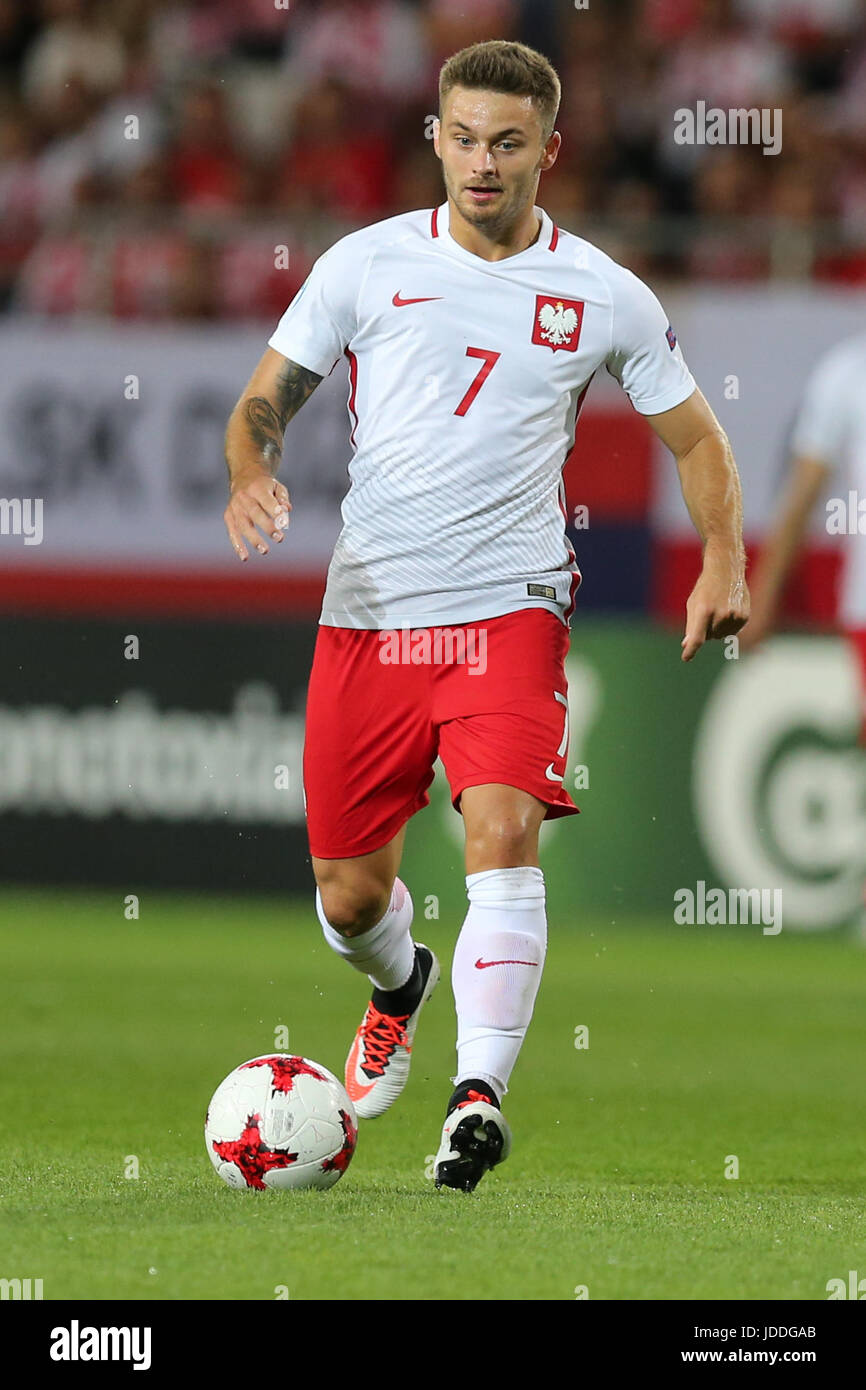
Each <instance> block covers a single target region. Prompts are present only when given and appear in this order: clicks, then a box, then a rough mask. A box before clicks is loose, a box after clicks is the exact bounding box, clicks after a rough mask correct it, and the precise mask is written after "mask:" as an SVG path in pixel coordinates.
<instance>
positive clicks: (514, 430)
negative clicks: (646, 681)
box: [225, 41, 748, 1190]
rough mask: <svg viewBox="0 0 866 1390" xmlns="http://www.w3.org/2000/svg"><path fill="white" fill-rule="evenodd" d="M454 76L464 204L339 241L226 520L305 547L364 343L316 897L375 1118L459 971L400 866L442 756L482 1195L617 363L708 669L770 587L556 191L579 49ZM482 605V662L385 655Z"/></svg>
mask: <svg viewBox="0 0 866 1390" xmlns="http://www.w3.org/2000/svg"><path fill="white" fill-rule="evenodd" d="M439 90H440V114H441V124H440V123H439V122H437V125H436V127H435V130H434V141H435V149H436V153H437V155H438V156H439V158H440V160H441V161H442V172H443V178H444V181H445V188H446V192H447V195H448V196H447V202H446V203H443V204H441V205H439V206H438V207H436V208H433V209H427V210H424V211H420V212H410V213H406V214H404V215H402V216H397V217H394V218H391V219H389V220H388V221H386V222H384V223H376V224H373V225H372V226H370V227H367V228H364V229H363V230H361V231H359V232H355V233H353V234H351V235H350V236H348V237H346V238H343V239H342V240H341V241H339V242H337V243H335V245H334V246H333V247H331V249H330V250H329V251H328V252H326V254H325V255H324V256H322V257H320V259H319V260H318V261H317V262H316V265H315V266H314V268H313V270H312V272H311V274H310V276H309V278H308V280H307V281H306V283H305V285H304V286H303V287H302V289H301V290H300V291H299V293H298V295H297V296H296V297H295V299H294V301H293V302H292V304H291V305H290V306H289V308H288V309H287V311H286V313H285V314H284V315H283V317H282V319H281V321H280V324H279V326H278V328H277V330H276V332H275V333H274V335H273V337H272V338H271V339H270V347H269V349H268V351H266V353H265V354H264V356H263V358H262V360H261V362H260V364H259V367H258V368H257V370H256V372H255V373H254V374H253V377H252V379H251V381H250V383H249V385H248V386H247V389H246V391H245V392H244V394H243V395H242V397H241V399H240V401H239V403H238V405H237V407H236V409H235V411H234V413H233V415H232V418H231V421H230V423H229V428H228V432H227V439H226V456H227V460H228V465H229V474H230V483H231V496H230V500H229V504H228V507H227V509H226V513H225V517H226V525H227V527H228V531H229V536H230V538H231V541H232V544H233V545H234V547H235V550H236V552H237V554H238V556H239V557H240V559H241V560H246V559H247V556H248V553H249V552H248V550H247V545H249V546H251V547H253V548H254V549H256V550H258V551H259V552H260V553H262V554H267V551H268V545H267V540H265V539H264V537H266V536H267V537H270V538H272V539H273V540H275V541H276V542H277V543H280V542H281V541H282V538H283V533H284V529H285V527H286V526H287V525H288V512H289V509H290V506H291V504H290V502H289V496H288V493H287V490H286V488H285V487H284V486H283V485H282V484H280V483H278V482H277V481H276V478H275V476H274V474H275V472H276V469H277V467H278V465H279V462H280V458H281V454H282V445H283V432H284V430H285V428H286V425H287V423H288V421H289V420H290V419H291V418H292V416H293V415H294V414H295V413H296V412H297V410H298V409H299V408H300V407H301V405H303V403H304V401H305V400H306V399H307V398H308V396H309V395H310V394H311V392H312V391H313V390H314V389H315V388H316V386H317V385H318V383H319V381H320V380H321V379H322V377H324V376H326V375H329V374H330V372H331V371H332V370H333V368H334V366H335V365H336V363H337V361H338V360H339V359H340V358H341V357H342V356H343V355H344V354H345V356H346V358H347V360H348V364H349V380H350V399H349V411H350V415H351V417H352V420H353V425H352V433H351V440H352V444H353V447H354V449H355V455H354V458H353V460H352V463H351V464H350V476H351V479H352V485H351V488H350V490H349V493H348V495H347V497H346V499H345V500H344V502H343V508H342V512H343V522H344V524H343V529H342V531H341V533H340V536H339V539H338V541H337V544H336V547H335V550H334V555H333V558H332V560H331V565H330V568H329V572H328V585H327V589H326V592H325V598H324V604H323V609H322V615H321V618H320V629H319V635H318V639H317V643H316V653H315V658H314V661H313V670H312V674H311V677H310V687H309V695H308V700H307V724H306V742H305V750H304V788H305V805H306V812H307V824H308V830H309V836H310V848H311V852H312V855H313V869H314V873H315V876H316V881H317V885H318V888H317V895H316V903H317V910H318V913H319V917H320V920H321V923H322V928H323V930H324V934H325V938H326V940H327V941H328V943H329V945H330V946H331V947H332V949H333V950H334V951H336V952H337V954H339V955H340V956H342V957H343V958H344V959H345V960H347V961H348V962H349V963H350V964H351V965H353V966H354V967H355V968H356V969H357V970H359V971H361V972H362V973H364V974H365V975H367V976H368V978H369V979H370V981H371V983H372V984H373V987H374V990H373V996H372V999H371V1001H370V1005H369V1007H368V1009H367V1012H366V1014H365V1016H364V1019H363V1021H362V1024H361V1027H360V1029H359V1030H358V1033H357V1035H356V1038H355V1041H354V1044H353V1046H352V1049H351V1051H350V1053H349V1057H348V1060H347V1064H346V1086H347V1089H348V1091H349V1095H350V1096H351V1097H352V1099H353V1101H354V1103H355V1106H356V1109H357V1111H358V1114H359V1115H360V1116H362V1117H368V1118H369V1117H373V1116H375V1115H380V1114H382V1113H383V1112H384V1111H385V1110H386V1109H387V1108H388V1107H389V1106H390V1105H392V1104H393V1102H394V1101H395V1100H396V1099H397V1097H398V1096H399V1094H400V1092H401V1091H402V1089H403V1086H404V1085H405V1083H406V1080H407V1077H408V1072H409V1061H410V1054H411V1050H412V1044H413V1038H414V1034H415V1028H416V1026H417V1022H418V1017H419V1014H420V1011H421V1009H422V1007H423V1005H424V1004H425V1003H426V1001H427V999H428V998H429V997H430V995H431V993H432V991H433V989H434V987H435V985H436V982H437V979H438V975H439V965H438V962H437V960H436V959H435V957H434V955H433V953H432V952H431V951H430V950H429V949H428V948H427V947H425V946H423V945H420V944H418V945H417V946H416V944H415V942H414V941H413V938H412V934H411V925H412V913H413V908H412V901H411V898H410V896H409V894H408V891H407V890H406V887H405V885H404V884H403V883H402V882H401V881H400V879H399V878H397V877H396V875H397V871H398V869H399V866H400V859H401V856H402V853H403V842H404V832H405V824H406V822H407V820H408V819H409V818H410V817H411V816H412V815H413V814H414V813H415V812H416V811H417V810H419V809H420V808H421V807H422V806H425V805H426V804H428V801H429V797H428V795H427V787H428V786H429V784H430V782H431V781H432V778H433V763H434V761H435V759H436V757H437V756H439V755H441V758H442V761H443V763H444V766H445V769H446V773H447V776H448V779H449V782H450V786H451V797H452V804H453V805H454V808H455V810H459V811H460V812H461V814H462V816H463V821H464V828H465V834H466V871H467V876H466V887H467V894H468V897H469V903H470V906H469V912H468V914H467V916H466V919H465V921H464V923H463V927H462V929H461V932H460V935H459V938H458V941H457V945H456V948H455V952H454V962H453V968H452V984H453V988H454V997H455V1003H456V1007H457V1019H458V1039H457V1054H458V1069H457V1075H456V1077H455V1078H454V1079H453V1080H454V1086H455V1089H454V1091H453V1094H452V1096H451V1099H450V1101H449V1104H448V1109H447V1115H446V1121H445V1126H444V1129H443V1134H442V1141H441V1145H440V1149H439V1153H438V1155H437V1159H436V1169H435V1176H436V1183H437V1186H450V1187H458V1188H463V1189H465V1190H471V1189H472V1188H473V1187H474V1186H475V1185H476V1184H477V1182H478V1180H479V1179H480V1177H481V1176H482V1175H483V1174H484V1172H485V1171H487V1169H488V1168H491V1167H494V1166H495V1165H496V1164H497V1163H498V1162H500V1161H501V1160H502V1159H503V1158H505V1157H506V1156H507V1154H508V1152H509V1149H510V1143H511V1139H510V1132H509V1129H508V1126H507V1124H506V1122H505V1120H504V1119H503V1117H502V1115H501V1111H500V1102H501V1100H502V1097H503V1096H504V1094H505V1092H506V1090H507V1089H508V1082H509V1078H510V1076H511V1072H512V1069H513V1067H514V1064H515V1062H516V1060H517V1056H518V1053H519V1051H520V1047H521V1044H522V1042H523V1039H524V1037H525V1035H526V1030H527V1028H528V1026H529V1022H530V1019H531V1017H532V1012H533V1007H534V1004H535V998H536V994H537V992H538V987H539V984H540V981H541V974H542V968H543V965H544V958H545V952H546V947H547V919H546V914H545V885H544V876H543V874H542V871H541V868H540V867H539V864H538V832H539V828H540V825H541V823H542V821H543V820H545V819H548V818H550V817H558V816H562V815H570V814H573V813H574V811H575V810H576V808H575V806H574V803H573V802H572V800H571V798H570V796H569V795H568V793H567V792H566V791H565V789H564V787H563V786H562V781H563V777H564V775H565V759H566V757H567V745H568V720H567V682H566V677H565V670H564V661H565V655H566V651H567V647H568V620H569V618H570V616H571V613H572V611H573V607H574V595H575V591H576V588H577V584H578V583H579V582H580V574H579V571H578V569H577V565H576V563H575V556H574V551H573V550H572V547H571V544H570V542H569V541H568V539H567V537H566V535H565V525H566V520H567V517H566V512H565V506H564V499H563V484H562V467H563V464H564V462H565V459H566V456H567V453H568V451H569V447H570V444H569V441H570V440H571V439H572V438H573V435H574V431H575V428H576V425H577V417H578V413H579V411H580V407H581V404H582V402H583V398H584V396H585V393H586V390H587V388H588V387H589V384H590V381H591V379H592V377H593V375H594V374H595V372H596V371H597V370H598V368H600V367H602V366H604V367H606V368H607V370H608V371H609V372H610V373H611V375H612V376H614V377H615V378H616V379H617V380H618V381H619V382H620V383H621V385H622V386H623V388H624V389H625V391H626V392H627V393H628V395H629V397H630V399H631V401H632V404H633V405H634V407H635V408H636V409H637V410H638V411H639V412H640V413H641V414H643V415H644V416H645V417H646V418H647V419H648V420H649V423H650V425H651V426H652V428H653V429H654V431H655V432H656V434H657V435H658V437H659V438H660V439H661V440H662V441H663V443H664V444H666V445H667V446H668V448H669V449H670V450H671V452H672V453H673V455H674V457H675V458H676V461H677V465H678V469H679V475H680V481H681V486H682V491H683V495H684V497H685V500H686V503H687V506H688V509H689V513H690V515H691V517H692V520H693V522H694V525H695V527H696V529H697V531H698V533H699V535H700V537H701V541H702V544H703V561H702V566H701V569H700V574H699V575H698V577H697V580H696V582H695V585H694V588H693V590H692V593H691V595H690V597H689V600H688V603H687V606H686V632H685V636H684V638H683V639H682V659H683V660H684V661H690V660H691V659H692V658H693V657H694V655H695V653H696V652H697V651H698V649H699V648H700V647H701V646H702V644H703V643H704V641H706V640H707V639H708V638H721V637H725V636H727V635H729V634H732V633H735V632H737V631H738V630H739V628H740V627H741V626H742V625H743V623H744V622H745V621H746V618H747V615H748V593H747V590H746V586H745V577H744V568H745V553H744V549H743V542H742V507H741V500H740V488H739V479H738V477H737V472H736V468H735V466H734V462H733V458H732V456H731V452H730V448H729V445H728V441H727V438H726V436H725V434H724V432H723V430H722V429H721V427H720V425H719V424H718V421H717V420H716V418H715V416H714V415H713V412H712V411H711V410H710V407H709V406H708V404H707V402H706V401H705V399H704V397H703V396H702V394H701V392H700V391H699V390H697V388H696V386H695V383H694V380H693V378H692V376H691V374H690V373H689V371H688V369H687V367H686V365H685V363H684V361H683V357H682V353H681V350H680V348H679V346H678V344H677V341H676V337H675V334H674V332H673V330H672V328H671V326H670V324H669V323H668V320H667V317H666V315H665V314H664V312H663V310H662V308H661V305H660V304H659V302H658V300H657V299H656V298H655V296H654V295H653V294H652V292H651V291H650V290H649V289H648V288H647V287H646V286H645V285H644V284H643V283H642V282H641V281H639V280H638V279H637V278H636V277H635V276H634V275H632V274H631V273H630V272H629V271H627V270H624V269H623V268H622V267H621V266H619V265H618V264H616V262H614V261H612V260H611V259H610V258H609V257H607V256H606V255H605V254H604V253H603V252H601V251H598V250H597V249H596V248H595V247H593V246H592V245H591V244H590V243H588V242H585V241H581V240H579V239H578V238H576V237H575V236H573V235H572V234H571V233H569V232H567V231H564V230H562V229H560V228H558V227H557V226H556V225H555V224H554V223H553V222H552V220H551V218H550V217H549V216H548V215H547V213H546V212H544V211H543V210H542V209H539V208H537V207H536V206H535V197H536V194H537V191H538V183H539V179H540V176H541V174H542V172H544V171H547V170H549V169H551V168H552V167H553V165H554V163H555V161H556V157H557V154H558V151H559V146H560V143H561V136H560V135H559V133H558V132H557V131H555V130H554V122H555V118H556V114H557V111H558V108H559V101H560V84H559V80H558V77H557V75H556V72H555V70H554V69H553V67H552V66H551V64H550V63H549V62H548V61H547V59H545V58H544V57H543V56H542V55H541V54H539V53H537V52H535V51H534V50H533V49H530V48H528V47H526V46H525V45H519V44H513V43H509V42H508V41H498V42H497V41H491V42H488V43H484V44H480V45H476V46H473V47H470V48H468V49H464V50H462V51H460V52H458V53H457V54H456V55H454V57H452V58H451V59H449V60H448V61H447V62H446V63H445V65H444V66H443V68H442V73H441V76H440V87H439ZM467 344H469V346H467ZM467 359H468V360H467ZM431 380H433V381H434V382H435V388H436V389H435V391H434V392H433V393H432V394H431V393H429V392H427V391H425V390H424V385H425V383H429V382H430V381H431ZM425 525H426V528H427V534H426V537H425V542H424V545H423V546H419V542H418V538H419V536H420V535H421V532H422V528H423V527H424V526H425ZM256 528H258V531H257V529H256ZM259 531H260V532H261V535H260V534H259ZM455 625H456V627H457V629H458V631H459V632H460V633H461V642H460V650H461V651H463V652H464V653H465V652H466V651H467V650H468V649H469V647H470V644H471V645H472V646H473V648H475V647H476V646H477V645H481V646H482V647H483V652H484V667H483V669H481V668H480V667H479V669H478V670H474V671H468V670H467V665H466V664H465V656H459V655H458V656H457V657H453V656H449V655H446V656H445V657H444V659H443V658H442V657H441V656H440V657H438V658H437V657H436V656H435V655H432V656H431V655H430V654H428V655H427V656H424V655H423V653H422V655H421V656H420V659H419V657H418V656H416V655H414V654H413V655H412V656H411V657H409V656H407V654H406V652H405V651H403V652H402V654H401V655H399V656H398V657H397V660H396V661H393V660H389V659H388V658H386V657H385V655H384V649H383V644H382V641H381V638H382V637H383V635H387V633H388V630H389V629H402V630H403V632H404V636H405V635H406V629H410V630H411V631H412V635H413V638H414V637H415V636H417V635H419V634H422V633H423V632H424V631H427V632H429V631H430V630H431V629H432V631H433V633H439V632H440V630H441V628H442V627H444V628H445V630H446V631H447V632H451V631H452V630H453V629H454V628H455ZM479 625H480V626H479ZM396 635H397V636H399V632H398V633H397V634H396ZM479 636H480V639H481V640H480V644H479V643H477V641H476V639H478V638H479ZM431 661H432V662H433V664H434V666H436V667H437V669H435V671H431V670H430V663H431ZM473 677H475V678H476V679H473ZM347 767H350V768H352V774H353V775H352V778H351V780H350V783H349V786H348V787H347V788H346V790H345V791H344V792H343V793H342V794H341V795H340V796H336V795H335V793H334V788H335V787H336V786H338V785H339V783H340V776H341V769H344V768H347Z"/></svg>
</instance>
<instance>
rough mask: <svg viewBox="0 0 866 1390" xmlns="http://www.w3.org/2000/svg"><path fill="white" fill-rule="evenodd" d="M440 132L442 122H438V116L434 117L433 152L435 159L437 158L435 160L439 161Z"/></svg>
mask: <svg viewBox="0 0 866 1390" xmlns="http://www.w3.org/2000/svg"><path fill="white" fill-rule="evenodd" d="M441 130H442V122H441V121H440V120H439V117H438V116H434V117H433V148H434V150H435V151H436V157H437V159H441V158H442V156H441V154H440V153H439V134H440V131H441Z"/></svg>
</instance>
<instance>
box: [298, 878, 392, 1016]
mask: <svg viewBox="0 0 866 1390" xmlns="http://www.w3.org/2000/svg"><path fill="white" fill-rule="evenodd" d="M316 912H317V913H318V917H319V921H320V922H321V924H322V931H323V932H324V935H325V940H326V941H327V943H328V945H329V946H330V947H331V950H332V951H336V953H337V955H338V956H342V957H343V960H347V961H348V962H349V964H350V965H352V966H354V967H355V969H356V970H360V971H361V973H362V974H363V975H366V976H368V978H369V979H370V981H371V982H372V984H373V987H374V988H375V989H384V990H391V989H399V988H400V986H401V985H405V983H406V981H407V980H408V978H409V976H410V975H411V974H412V971H413V970H414V968H415V942H414V941H413V940H412V933H411V931H410V928H411V926H412V912H413V908H412V899H411V897H410V896H409V889H408V888H407V887H406V885H405V883H403V882H402V880H401V879H399V878H395V879H394V887H393V889H392V891H391V901H390V903H389V904H388V910H387V912H386V913H385V915H384V917H382V918H381V919H380V920H379V921H378V922H376V924H375V926H372V927H370V928H369V929H368V930H367V931H365V932H362V933H361V935H360V936H343V935H342V934H341V933H340V932H338V931H336V930H335V929H334V927H332V926H331V924H330V922H329V921H328V919H327V917H326V916H325V910H324V907H323V905H322V895H321V893H320V892H319V890H318V888H317V889H316Z"/></svg>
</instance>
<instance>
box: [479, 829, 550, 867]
mask: <svg viewBox="0 0 866 1390" xmlns="http://www.w3.org/2000/svg"><path fill="white" fill-rule="evenodd" d="M466 844H467V847H471V849H472V851H473V854H474V857H475V858H479V857H480V858H483V859H484V860H489V861H490V862H489V867H490V868H491V869H507V868H510V867H512V866H514V867H517V866H519V865H521V864H525V863H529V862H531V861H532V858H533V856H534V854H535V853H536V850H537V845H538V831H537V829H536V827H535V826H534V825H529V824H526V823H524V822H523V821H522V820H521V819H520V818H513V817H509V818H508V819H506V820H488V821H485V822H484V823H483V824H481V825H477V826H472V827H471V828H470V827H467V832H466Z"/></svg>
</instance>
